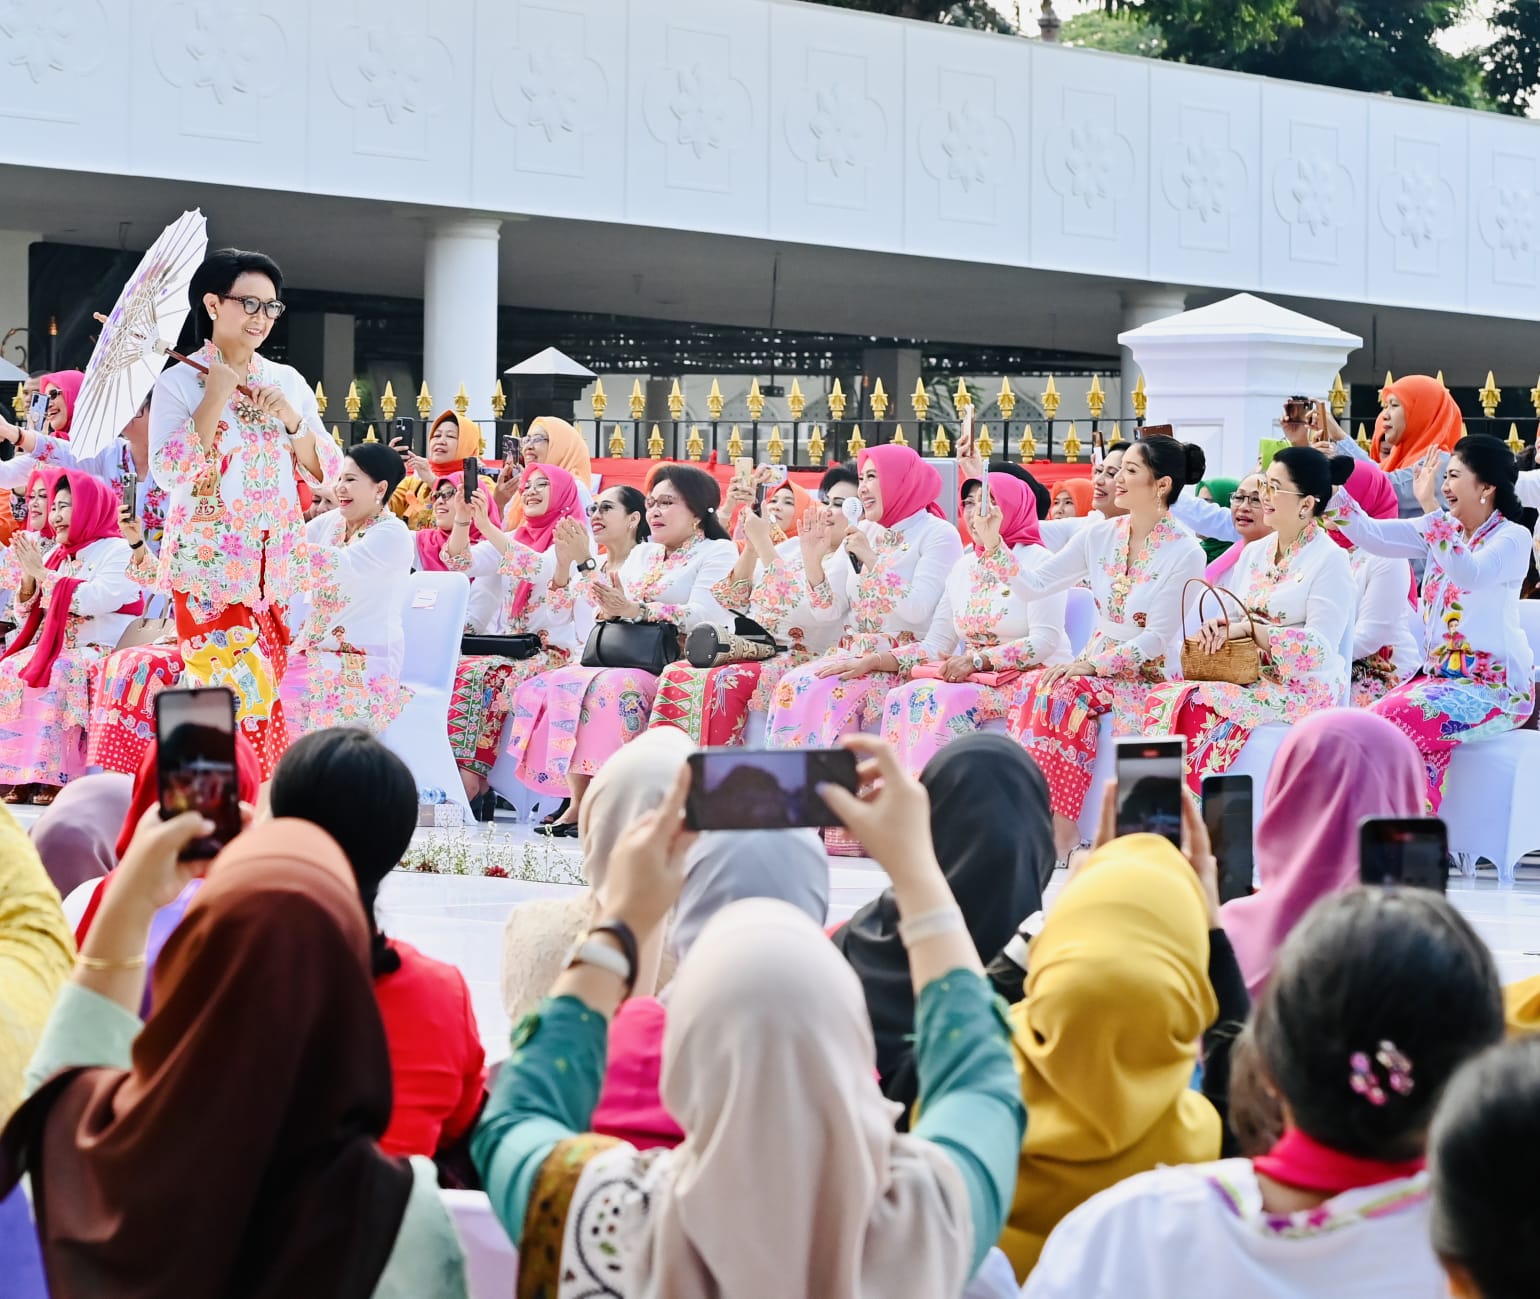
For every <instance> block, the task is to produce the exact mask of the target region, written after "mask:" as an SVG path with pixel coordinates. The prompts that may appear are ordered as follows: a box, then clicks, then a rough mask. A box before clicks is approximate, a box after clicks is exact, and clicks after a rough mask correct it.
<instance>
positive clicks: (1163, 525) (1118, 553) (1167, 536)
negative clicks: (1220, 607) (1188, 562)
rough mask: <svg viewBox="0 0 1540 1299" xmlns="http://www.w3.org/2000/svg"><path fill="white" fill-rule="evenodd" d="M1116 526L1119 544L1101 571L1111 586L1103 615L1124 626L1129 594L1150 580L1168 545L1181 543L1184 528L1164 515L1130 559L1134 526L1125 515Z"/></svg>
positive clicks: (1107, 558)
mask: <svg viewBox="0 0 1540 1299" xmlns="http://www.w3.org/2000/svg"><path fill="white" fill-rule="evenodd" d="M1115 522H1116V525H1117V542H1116V544H1114V545H1113V547H1112V548H1111V550H1109V551H1108V552H1107V555H1106V557H1105V558H1104V559H1103V561H1102V569H1103V571H1104V572H1105V573H1106V574H1107V577H1108V578H1109V579H1110V580H1111V582H1112V595H1111V598H1110V599H1109V600H1108V601H1107V608H1106V609H1104V610H1103V611H1102V612H1103V615H1104V616H1105V617H1106V618H1107V620H1108V621H1109V622H1123V621H1125V620H1126V617H1127V615H1126V614H1125V612H1124V609H1125V606H1126V604H1127V602H1128V596H1129V592H1131V591H1132V590H1133V589H1134V587H1136V586H1138V585H1139V584H1140V583H1141V582H1144V581H1147V580H1148V579H1149V577H1150V569H1151V568H1152V567H1153V565H1154V563H1155V556H1156V555H1157V554H1158V553H1159V552H1160V548H1161V547H1162V546H1164V545H1165V544H1166V543H1167V542H1171V541H1179V540H1181V537H1182V526H1181V524H1179V523H1177V522H1176V520H1175V519H1173V518H1172V517H1171V516H1170V515H1169V514H1163V515H1161V516H1160V520H1159V521H1158V522H1157V523H1156V524H1155V526H1154V527H1153V528H1151V529H1150V532H1149V535H1148V536H1147V537H1145V539H1144V541H1143V543H1142V544H1141V545H1140V547H1139V551H1138V553H1137V554H1135V555H1132V556H1131V555H1130V554H1129V547H1130V543H1131V542H1132V540H1133V524H1132V522H1131V521H1130V520H1129V518H1128V517H1127V516H1126V515H1125V516H1124V517H1123V518H1120V519H1117V520H1116V521H1115Z"/></svg>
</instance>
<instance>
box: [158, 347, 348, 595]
mask: <svg viewBox="0 0 1540 1299" xmlns="http://www.w3.org/2000/svg"><path fill="white" fill-rule="evenodd" d="M218 357H219V352H218V349H217V348H215V347H214V345H213V344H212V343H208V344H205V345H204V346H203V347H201V348H200V349H199V350H198V351H197V352H196V353H195V354H194V359H196V360H199V361H202V362H203V363H204V364H207V363H208V362H209V361H211V360H217V359H218ZM204 382H205V381H204V377H203V375H201V374H200V373H198V371H196V370H194V369H193V368H192V367H191V366H186V365H176V366H172V368H171V369H169V370H167V371H165V372H164V373H163V374H162V375H161V376H160V378H159V379H158V380H156V383H155V395H154V400H153V401H152V402H151V405H150V466H151V470H152V472H153V473H154V475H155V479H156V481H157V482H158V483H160V484H162V485H163V486H164V487H165V488H166V490H167V491H168V492H169V494H170V502H169V504H168V506H167V509H166V535H165V539H164V540H163V542H162V543H161V552H160V576H159V581H158V583H157V586H158V588H159V589H161V590H171V591H180V592H182V593H184V594H185V595H186V597H187V598H188V600H189V602H190V603H191V604H192V605H193V607H194V612H195V613H196V614H197V616H198V617H199V618H201V619H204V620H209V619H212V618H214V617H216V616H217V615H218V614H219V612H220V611H221V610H223V609H225V608H228V607H229V606H230V605H233V604H249V605H252V606H254V607H255V606H258V605H260V604H262V603H264V602H267V603H274V602H280V603H281V602H282V601H284V600H286V599H287V598H288V597H289V594H290V592H291V591H294V590H296V589H304V587H305V586H306V585H307V579H306V576H305V574H304V572H303V569H302V568H301V567H300V566H299V565H296V564H295V562H294V557H295V548H296V547H297V546H298V544H299V542H300V538H301V529H302V527H303V524H304V520H303V517H302V514H301V511H300V507H299V494H298V492H297V490H296V488H295V483H294V477H295V468H296V462H295V459H294V456H293V453H292V451H291V450H290V447H289V445H288V443H289V437H288V435H287V433H285V431H284V429H283V425H282V424H281V423H280V422H279V421H278V420H276V419H272V418H270V417H268V416H267V415H264V414H263V413H262V412H261V411H259V410H257V409H256V407H255V406H253V405H252V404H251V403H250V402H249V401H248V400H247V399H246V398H245V397H244V396H242V394H241V393H239V392H236V393H234V394H232V395H231V398H230V403H229V405H228V406H226V407H225V411H224V415H223V417H222V418H221V419H220V421H219V433H218V436H217V438H216V439H215V443H214V449H213V451H212V452H205V451H204V449H203V446H202V443H201V442H200V441H199V439H198V433H197V430H196V429H194V427H193V412H194V411H196V410H197V409H198V405H199V403H200V402H201V401H202V400H203V389H204ZM245 382H246V383H248V384H250V383H258V384H264V385H276V386H277V387H279V388H281V389H282V390H283V394H284V396H285V397H286V398H287V399H288V401H289V404H290V405H292V406H293V407H294V409H295V410H297V411H298V412H299V413H300V418H301V419H302V420H303V422H304V425H305V427H306V428H307V429H308V430H309V431H310V432H312V433H314V434H315V435H316V440H315V445H316V454H317V456H318V457H319V459H320V462H321V469H322V479H323V480H330V479H332V478H335V477H336V475H337V471H338V470H339V469H340V468H341V466H342V453H341V451H339V450H338V448H337V446H336V444H335V443H334V442H333V441H332V439H331V435H330V434H329V433H327V432H326V430H325V428H324V427H322V424H321V416H320V412H319V411H318V410H317V409H316V400H315V394H314V393H313V392H311V390H310V388H309V386H308V385H307V384H306V383H305V381H304V379H303V378H302V377H301V376H300V373H299V371H298V370H295V369H294V368H292V367H291V366H287V365H278V364H276V363H275V362H272V361H269V360H267V359H266V358H265V357H263V356H261V355H260V354H255V353H254V354H253V355H252V358H251V363H250V365H249V366H248V367H247V371H246V378H245ZM300 472H302V473H304V477H305V480H306V481H307V482H309V483H310V485H311V486H312V487H317V486H320V482H318V481H317V480H316V479H315V478H313V477H312V476H311V475H310V474H309V473H308V472H305V471H303V470H301V471H300ZM211 473H212V474H213V475H214V477H215V482H214V484H213V487H212V491H211V492H210V493H209V494H206V495H199V494H198V492H197V484H198V482H199V479H200V478H203V477H204V476H205V475H209V474H211Z"/></svg>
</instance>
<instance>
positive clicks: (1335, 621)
mask: <svg viewBox="0 0 1540 1299" xmlns="http://www.w3.org/2000/svg"><path fill="white" fill-rule="evenodd" d="M1229 589H1230V590H1232V591H1234V592H1235V594H1236V598H1237V599H1239V600H1240V602H1241V603H1242V604H1244V605H1245V606H1246V608H1247V609H1248V610H1249V611H1250V612H1251V614H1252V616H1253V617H1254V618H1255V619H1256V621H1257V623H1258V624H1259V625H1266V626H1267V628H1268V640H1269V646H1268V652H1267V655H1266V658H1265V660H1264V662H1263V665H1262V677H1261V680H1259V681H1256V682H1254V683H1253V684H1251V685H1246V686H1241V685H1236V684H1234V683H1233V682H1229V681H1206V682H1202V683H1199V684H1196V685H1194V686H1192V687H1191V688H1192V689H1195V690H1197V692H1198V693H1199V695H1201V696H1202V697H1203V699H1204V700H1205V701H1206V702H1207V703H1208V704H1209V706H1210V707H1212V708H1213V709H1214V710H1215V711H1216V712H1218V713H1219V714H1220V715H1221V716H1222V717H1224V718H1225V719H1227V720H1229V721H1232V722H1236V723H1238V724H1239V725H1241V726H1244V727H1246V728H1248V729H1250V730H1255V729H1256V728H1257V727H1259V726H1265V725H1266V724H1267V723H1269V722H1280V721H1281V722H1294V721H1299V720H1301V719H1302V718H1303V717H1305V716H1307V715H1308V714H1309V713H1311V712H1314V711H1317V710H1320V709H1323V708H1336V707H1338V706H1339V705H1341V704H1342V703H1344V702H1345V698H1346V692H1347V686H1348V674H1349V669H1350V667H1351V664H1350V663H1349V661H1348V660H1347V659H1345V658H1344V657H1343V655H1342V648H1343V645H1344V644H1345V642H1346V640H1347V637H1348V629H1349V628H1350V627H1351V626H1352V625H1353V622H1354V615H1355V612H1356V609H1357V604H1358V588H1357V585H1356V584H1355V583H1354V581H1353V573H1352V566H1351V564H1350V563H1349V562H1348V555H1347V551H1345V550H1343V549H1342V547H1341V546H1339V545H1337V543H1336V542H1334V541H1333V540H1332V539H1331V537H1330V536H1328V535H1327V533H1326V530H1325V529H1324V528H1321V527H1318V526H1314V525H1312V526H1311V527H1309V528H1307V529H1306V530H1305V533H1304V534H1303V535H1302V536H1301V537H1300V538H1299V540H1298V541H1297V542H1296V543H1295V544H1294V545H1293V546H1291V547H1290V548H1289V552H1288V553H1287V554H1285V555H1282V556H1280V555H1279V553H1278V538H1277V536H1276V535H1273V536H1266V537H1260V538H1258V539H1257V540H1256V541H1253V542H1251V543H1250V544H1249V545H1247V546H1246V548H1245V549H1244V550H1242V551H1241V557H1240V559H1238V560H1237V561H1236V563H1235V571H1234V580H1233V581H1232V582H1231V583H1230V584H1229ZM1197 594H1198V591H1197V588H1194V589H1193V596H1194V603H1193V605H1191V606H1190V607H1189V616H1188V625H1189V626H1190V627H1194V628H1195V627H1196V626H1197V624H1198V616H1197V608H1196V597H1197ZM1401 595H1402V598H1403V599H1405V596H1406V588H1405V587H1402V589H1401ZM1225 606H1226V607H1225V610H1224V612H1225V614H1226V615H1227V616H1228V617H1229V618H1230V620H1231V622H1232V623H1234V622H1237V621H1240V622H1244V619H1243V618H1242V617H1241V614H1240V611H1239V610H1238V609H1236V607H1235V604H1234V603H1233V602H1232V601H1230V600H1226V601H1225ZM1217 616H1218V610H1217V609H1216V608H1215V604H1214V600H1213V598H1212V597H1210V598H1209V599H1208V601H1206V602H1205V604H1204V607H1203V617H1204V618H1205V619H1207V618H1213V617H1217ZM1174 689H1176V687H1174V686H1168V687H1164V688H1163V692H1164V691H1169V690H1174Z"/></svg>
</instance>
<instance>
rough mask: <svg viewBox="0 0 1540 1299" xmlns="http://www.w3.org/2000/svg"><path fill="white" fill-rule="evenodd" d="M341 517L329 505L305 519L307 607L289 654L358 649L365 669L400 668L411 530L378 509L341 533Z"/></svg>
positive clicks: (390, 671) (355, 651)
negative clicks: (367, 519)
mask: <svg viewBox="0 0 1540 1299" xmlns="http://www.w3.org/2000/svg"><path fill="white" fill-rule="evenodd" d="M346 526H347V525H346V522H345V521H344V519H343V517H342V512H341V511H340V510H332V511H330V512H329V513H326V514H322V515H320V516H318V517H317V518H314V519H312V520H311V521H310V522H309V523H307V524H306V525H305V541H304V545H303V552H304V560H305V565H306V571H307V572H308V573H309V574H310V580H311V583H312V585H311V589H310V592H309V594H310V612H309V616H308V617H307V618H306V619H305V622H304V624H303V625H302V626H301V628H300V631H299V634H298V636H296V637H295V639H294V644H293V646H292V647H291V653H294V654H299V653H303V652H305V651H307V650H309V651H312V652H314V651H320V652H322V653H331V654H362V655H364V656H365V657H366V658H367V659H368V661H369V670H370V675H377V674H380V673H384V674H386V675H389V676H392V677H399V676H400V675H401V663H402V659H403V657H404V656H405V653H406V639H405V634H404V633H403V631H402V629H401V602H402V600H403V599H405V596H406V586H407V579H408V577H409V576H410V574H411V571H412V556H413V555H414V553H415V550H414V548H413V546H412V534H411V533H410V532H409V531H408V530H407V527H406V525H405V524H404V523H402V522H401V520H400V519H398V518H396V516H395V515H394V514H391V513H390V512H389V511H388V510H386V511H382V512H381V513H380V514H379V515H378V516H376V517H375V518H374V519H373V520H372V521H371V522H369V523H367V524H365V525H364V526H363V527H362V528H360V529H359V530H358V531H357V532H355V533H354V534H353V536H351V537H349V538H347V539H346V540H344V535H345V529H346Z"/></svg>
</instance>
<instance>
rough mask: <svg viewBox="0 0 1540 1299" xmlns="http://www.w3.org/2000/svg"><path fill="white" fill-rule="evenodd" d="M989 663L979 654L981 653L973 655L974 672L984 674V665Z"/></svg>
mask: <svg viewBox="0 0 1540 1299" xmlns="http://www.w3.org/2000/svg"><path fill="white" fill-rule="evenodd" d="M987 661H988V660H987V659H985V657H984V656H983V655H982V654H979V653H977V652H975V653H974V655H973V670H974V671H975V672H982V671H984V664H985V663H986V662H987Z"/></svg>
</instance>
